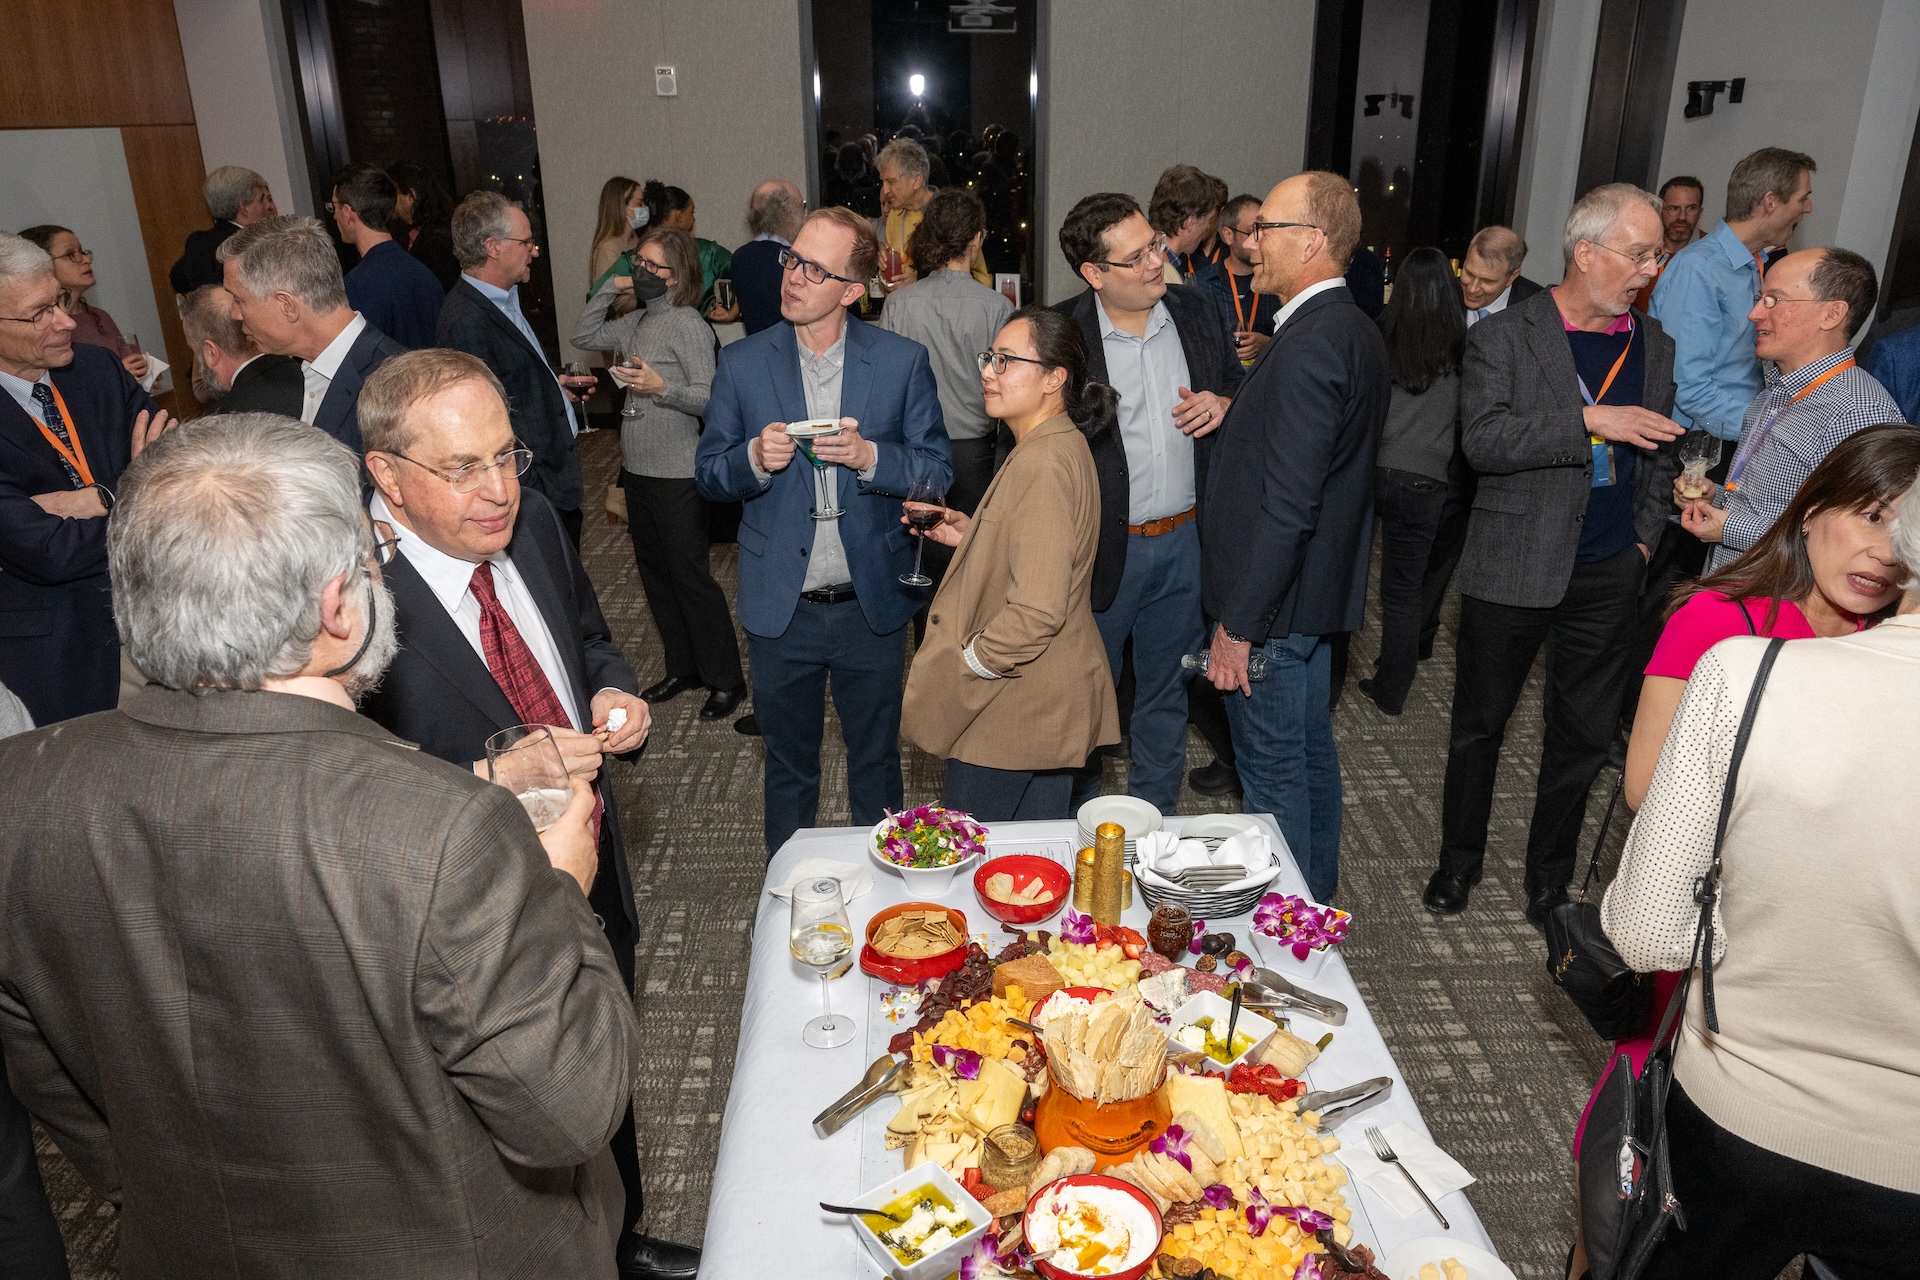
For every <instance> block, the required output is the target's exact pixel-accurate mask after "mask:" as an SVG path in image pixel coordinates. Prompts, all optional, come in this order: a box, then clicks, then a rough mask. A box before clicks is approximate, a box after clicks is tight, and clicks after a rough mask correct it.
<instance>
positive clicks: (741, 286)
mask: <svg viewBox="0 0 1920 1280" xmlns="http://www.w3.org/2000/svg"><path fill="white" fill-rule="evenodd" d="M806 216H807V201H806V197H804V196H802V195H801V194H800V188H799V187H796V186H795V185H794V184H793V183H791V182H788V181H787V180H786V179H785V178H771V179H769V180H767V181H766V182H763V183H761V184H760V185H759V186H757V187H755V188H754V189H753V198H752V199H751V200H749V201H748V202H747V230H749V231H751V232H753V239H751V240H749V241H747V242H746V243H745V244H743V245H741V246H740V247H739V248H738V249H735V250H734V251H733V298H734V307H735V309H736V310H737V311H738V312H739V316H740V323H741V324H742V325H744V326H745V327H746V330H747V332H748V333H749V334H755V333H759V332H760V331H761V330H762V329H771V328H773V326H775V325H777V324H779V323H780V278H781V270H780V251H781V250H782V249H785V248H786V247H787V246H788V245H790V244H792V243H793V238H794V236H796V235H798V234H799V232H800V220H801V219H802V218H804V217H806Z"/></svg>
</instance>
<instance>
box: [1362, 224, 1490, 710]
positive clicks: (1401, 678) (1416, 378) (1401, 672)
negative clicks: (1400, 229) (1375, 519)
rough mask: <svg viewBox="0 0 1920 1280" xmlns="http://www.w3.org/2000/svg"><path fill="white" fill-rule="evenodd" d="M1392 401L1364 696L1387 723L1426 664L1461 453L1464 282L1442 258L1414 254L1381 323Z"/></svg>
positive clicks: (1382, 461)
mask: <svg viewBox="0 0 1920 1280" xmlns="http://www.w3.org/2000/svg"><path fill="white" fill-rule="evenodd" d="M1379 325H1380V333H1381V335H1382V336H1383V337H1385V338H1386V340H1387V369H1388V371H1389V374H1390V375H1391V377H1392V378H1393V400H1392V402H1391V403H1390V404H1389V405H1388V406H1387V421H1386V424H1385V425H1384V426H1383V427H1382V428H1381V430H1380V456H1379V459H1378V461H1377V462H1376V464H1375V470H1374V482H1373V505H1374V511H1375V513H1376V514H1377V515H1378V516H1379V517H1380V652H1379V655H1378V656H1377V657H1375V658H1374V660H1373V677H1372V678H1371V679H1368V680H1362V681H1361V682H1360V692H1362V693H1364V694H1366V695H1367V697H1369V698H1371V699H1373V703H1374V705H1375V706H1377V707H1379V708H1380V710H1382V711H1384V712H1385V713H1386V714H1388V715H1390V716H1397V715H1399V714H1400V712H1401V710H1402V708H1404V707H1405V706H1406V702H1407V690H1408V689H1410V688H1411V687H1412V686H1413V673H1414V669H1415V668H1416V667H1417V666H1418V665H1419V660H1420V613H1421V607H1420V586H1421V582H1422V581H1423V580H1424V579H1425V577H1426V572H1427V554H1428V552H1430V551H1432V550H1433V539H1434V535H1435V534H1436V533H1438V532H1439V530H1440V509H1441V507H1442V506H1443V505H1445V503H1446V500H1447V467H1448V465H1449V464H1451V463H1452V461H1453V453H1454V450H1455V449H1456V448H1458V447H1459V438H1460V355H1461V353H1462V352H1463V351H1464V350H1465V349H1466V345H1467V317H1466V313H1465V312H1464V311H1463V310H1461V307H1460V282H1459V281H1458V280H1457V279H1455V278H1454V274H1453V267H1452V265H1451V264H1450V263H1449V262H1448V261H1447V256H1446V255H1445V254H1444V253H1441V252H1440V251H1439V250H1438V249H1415V250H1414V251H1413V252H1412V253H1409V254H1408V255H1407V260H1406V262H1405V263H1403V264H1402V265H1401V267H1400V273H1399V274H1398V275H1396V276H1395V277H1394V278H1393V299H1392V301H1390V302H1388V303H1387V307H1386V310H1384V311H1382V312H1381V313H1380V320H1379Z"/></svg>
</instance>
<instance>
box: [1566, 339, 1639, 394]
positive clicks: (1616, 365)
mask: <svg viewBox="0 0 1920 1280" xmlns="http://www.w3.org/2000/svg"><path fill="white" fill-rule="evenodd" d="M1631 350H1633V320H1632V319H1631V318H1629V319H1628V320H1627V345H1626V346H1624V347H1622V348H1620V357H1619V359H1617V360H1615V361H1614V362H1613V368H1611V369H1609V370H1607V380H1606V381H1605V382H1603V383H1601V384H1600V394H1599V395H1597V396H1596V395H1594V394H1592V393H1591V392H1589V391H1588V390H1587V380H1586V379H1585V378H1583V377H1581V376H1580V375H1579V374H1577V373H1576V374H1574V375H1573V380H1574V381H1575V382H1578V383H1579V384H1580V394H1581V395H1582V396H1585V397H1586V401H1587V403H1588V404H1599V403H1600V402H1601V401H1602V400H1605V399H1606V398H1607V392H1608V391H1609V390H1610V389H1611V388H1612V387H1613V380H1614V379H1615V378H1617V377H1619V376H1620V368H1621V366H1622V365H1624V364H1626V362H1627V352H1629V351H1631Z"/></svg>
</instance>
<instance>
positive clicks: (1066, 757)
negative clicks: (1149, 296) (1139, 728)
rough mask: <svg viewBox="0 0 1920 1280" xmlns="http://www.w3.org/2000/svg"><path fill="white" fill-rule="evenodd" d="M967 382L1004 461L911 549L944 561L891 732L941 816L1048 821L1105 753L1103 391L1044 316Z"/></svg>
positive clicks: (999, 341)
mask: <svg viewBox="0 0 1920 1280" xmlns="http://www.w3.org/2000/svg"><path fill="white" fill-rule="evenodd" d="M980 381H981V388H982V391H983V394H984V396H985V399H986V407H987V413H988V414H989V415H990V416H991V417H995V418H998V419H1000V420H1001V421H1002V422H1005V423H1006V424H1007V427H1008V429H1009V430H1011V431H1012V432H1013V438H1014V448H1013V452H1012V454H1011V455H1009V456H1008V458H1007V461H1006V463H1005V465H1003V466H1002V467H1001V468H1000V472H999V474H998V475H996V476H995V477H994V479H993V482H992V483H991V484H989V485H988V486H987V492H986V496H984V497H983V498H981V500H980V506H979V508H978V509H977V510H976V511H975V512H974V514H973V516H972V517H971V518H969V517H968V516H966V515H965V514H963V513H962V512H959V511H954V510H951V509H949V510H948V511H947V512H946V514H945V516H944V518H943V519H942V522H941V523H940V524H939V525H937V526H935V527H934V528H933V529H932V530H931V531H930V532H929V533H928V535H927V536H929V537H931V538H933V539H934V540H936V541H938V542H940V543H941V544H942V545H945V546H949V547H957V548H958V550H957V551H955V553H954V556H953V563H952V564H951V565H950V566H949V567H948V569H947V575H946V579H945V580H944V581H943V582H942V583H941V584H940V590H939V592H938V593H937V594H936V595H935V596H934V598H933V604H932V606H931V608H930V609H929V611H928V615H927V634H926V639H925V640H923V641H922V642H921V645H920V648H919V651H918V652H917V653H915V655H914V659H913V670H912V672H911V673H910V674H909V675H908V676H907V695H906V704H905V706H904V708H903V709H902V714H901V721H900V723H901V728H902V730H903V731H904V732H905V734H906V736H907V739H908V741H910V742H912V743H913V744H914V745H915V746H917V747H919V748H921V749H922V750H923V751H926V752H929V753H930V754H932V755H936V756H941V757H943V758H945V760H946V761H947V773H946V781H945V784H944V785H943V787H942V788H941V793H940V797H941V803H942V804H944V805H946V806H947V807H948V808H950V809H963V810H965V811H967V812H968V813H971V814H972V815H973V816H974V817H976V818H979V819H981V820H982V821H986V822H994V821H1001V820H1007V819H1039V818H1064V817H1066V816H1067V813H1068V810H1069V806H1070V804H1071V801H1072V790H1073V771H1074V770H1075V769H1077V768H1079V767H1080V765H1081V764H1082V763H1084V762H1085V761H1086V758H1087V756H1088V755H1089V754H1091V753H1092V751H1093V749H1094V748H1095V747H1098V746H1104V745H1105V744H1107V743H1111V742H1118V741H1119V740H1120V719H1119V714H1118V712H1117V711H1116V709H1115V706H1114V700H1113V678H1112V676H1111V675H1110V674H1109V673H1108V671H1107V654H1106V648H1105V646H1104V645H1102V644H1101V641H1100V632H1099V629H1098V628H1096V627H1095V626H1094V622H1093V606H1092V604H1091V603H1090V596H1091V592H1092V584H1093V554H1094V549H1095V547H1096V545H1097V543H1098V541H1099V516H1100V483H1099V478H1098V477H1097V476H1096V475H1095V474H1094V469H1093V454H1092V453H1091V452H1090V451H1089V450H1088V448H1087V441H1086V436H1085V435H1084V434H1083V433H1084V432H1086V431H1088V430H1089V429H1092V428H1094V426H1095V424H1101V423H1105V422H1108V421H1110V420H1111V418H1112V413H1113V406H1114V400H1115V393H1114V390H1113V388H1112V387H1109V386H1107V385H1106V384H1105V383H1098V382H1096V383H1089V382H1088V381H1087V349H1086V340H1085V339H1084V338H1082V337H1081V335H1080V329H1079V326H1078V325H1076V324H1074V322H1073V321H1071V320H1069V319H1067V318H1066V317H1065V316H1063V315H1060V314H1059V313H1057V312H1054V311H1050V310H1048V309H1046V308H1044V307H1027V308H1025V309H1023V310H1021V311H1017V312H1015V313H1014V314H1013V316H1012V317H1011V318H1010V319H1009V320H1008V321H1007V323H1006V325H1005V327H1003V328H1002V329H1001V330H1000V332H999V334H998V336H997V337H995V339H994V342H993V349H992V350H991V351H983V352H981V353H980ZM902 520H905V517H904V516H903V517H902Z"/></svg>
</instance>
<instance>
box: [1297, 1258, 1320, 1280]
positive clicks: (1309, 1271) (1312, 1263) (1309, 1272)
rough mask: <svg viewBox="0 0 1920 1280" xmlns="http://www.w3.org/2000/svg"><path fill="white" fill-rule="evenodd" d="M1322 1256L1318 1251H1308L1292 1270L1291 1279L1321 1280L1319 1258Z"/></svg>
mask: <svg viewBox="0 0 1920 1280" xmlns="http://www.w3.org/2000/svg"><path fill="white" fill-rule="evenodd" d="M1322 1256H1323V1255H1321V1254H1318V1253H1310V1254H1308V1255H1307V1256H1306V1257H1304V1258H1302V1259H1301V1260H1300V1265H1299V1266H1297V1267H1295V1268H1294V1270H1293V1280H1322V1274H1321V1271H1320V1259H1321V1257H1322Z"/></svg>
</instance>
